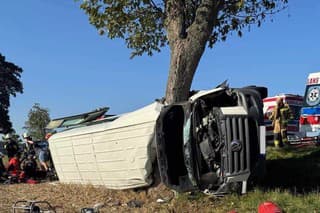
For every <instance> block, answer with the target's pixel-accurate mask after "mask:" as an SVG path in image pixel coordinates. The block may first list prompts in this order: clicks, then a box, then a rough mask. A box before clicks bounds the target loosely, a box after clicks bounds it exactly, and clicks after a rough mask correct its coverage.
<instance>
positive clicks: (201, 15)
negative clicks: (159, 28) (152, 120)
mask: <svg viewBox="0 0 320 213" xmlns="http://www.w3.org/2000/svg"><path fill="white" fill-rule="evenodd" d="M218 2H219V1H213V0H205V1H203V2H202V3H201V5H200V6H199V7H198V9H197V12H196V17H195V20H194V22H193V24H192V25H191V26H189V27H188V28H187V29H185V14H184V6H185V5H184V1H181V0H180V1H179V0H171V1H170V0H169V1H167V5H166V14H167V20H166V24H167V25H166V29H167V34H168V40H169V45H170V50H171V61H170V70H169V77H168V81H167V89H166V102H167V103H169V104H170V103H175V102H179V101H185V100H187V99H188V97H189V92H190V88H191V84H192V80H193V76H194V74H195V72H196V69H197V66H198V64H199V61H200V59H201V56H202V54H203V52H204V50H205V46H206V43H207V41H208V38H209V36H210V35H211V32H212V29H213V26H214V21H215V20H216V18H217V11H218V4H219V3H218Z"/></svg>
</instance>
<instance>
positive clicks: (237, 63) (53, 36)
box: [0, 0, 320, 133]
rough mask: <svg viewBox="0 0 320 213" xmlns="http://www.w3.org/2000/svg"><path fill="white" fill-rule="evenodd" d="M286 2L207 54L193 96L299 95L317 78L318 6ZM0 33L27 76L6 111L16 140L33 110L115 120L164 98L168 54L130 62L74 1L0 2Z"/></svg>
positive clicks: (314, 1) (0, 48) (1, 44)
mask: <svg viewBox="0 0 320 213" xmlns="http://www.w3.org/2000/svg"><path fill="white" fill-rule="evenodd" d="M289 1H290V2H289V8H288V10H286V11H283V12H282V13H281V14H277V15H275V16H274V17H273V18H274V21H273V22H271V21H266V23H264V24H263V25H262V27H261V28H255V27H253V28H252V29H251V31H250V32H247V31H245V32H244V35H243V37H242V38H238V37H237V36H236V35H234V36H231V37H230V38H229V39H228V40H227V41H226V42H223V43H219V44H216V46H215V47H214V48H213V49H207V50H206V52H205V54H204V56H203V58H202V60H201V62H200V65H199V67H198V71H197V73H196V76H195V78H194V81H193V85H192V89H209V88H212V87H215V85H217V84H219V83H220V82H222V81H224V80H225V79H228V81H229V83H230V86H231V87H242V86H246V85H263V86H266V87H268V88H269V95H275V94H278V93H292V94H303V90H304V87H305V82H306V78H307V75H308V73H310V72H316V71H320V68H319V63H320V60H319V50H320V42H319V34H320V28H319V24H318V20H320V13H319V11H320V1H318V0H309V1H301V0H289ZM306 2H308V4H307V3H306ZM0 26H1V33H0V53H1V54H3V55H4V56H6V59H7V61H10V62H14V63H15V64H17V65H18V66H20V67H22V68H23V70H24V72H23V74H22V77H21V80H22V82H23V85H24V93H23V94H19V95H18V96H17V97H15V98H12V99H11V107H10V116H11V120H12V122H13V125H14V128H15V129H16V130H17V131H18V132H19V133H21V132H22V131H23V130H22V129H21V128H22V126H23V125H24V122H25V121H26V120H27V114H28V111H29V110H30V109H31V107H32V105H33V104H34V103H40V105H41V106H42V107H46V108H48V109H49V110H50V115H51V118H57V117H61V116H68V115H72V114H77V113H82V112H86V111H90V110H93V109H95V108H97V107H102V106H109V107H111V109H110V111H109V112H110V113H112V114H120V113H124V112H127V111H133V110H135V109H137V108H139V107H142V106H144V105H147V104H149V103H151V102H152V101H153V100H154V99H156V98H159V97H163V95H164V92H165V87H166V80H167V74H168V68H169V57H170V53H169V51H168V49H167V48H165V49H163V51H162V52H161V53H159V54H155V55H154V56H153V57H148V56H142V57H136V58H135V59H132V60H131V59H129V57H130V50H128V49H127V48H126V46H125V44H124V42H123V41H122V40H110V39H108V38H107V37H101V36H99V35H98V33H97V31H96V29H95V28H94V27H93V26H91V25H90V24H89V22H88V17H87V16H86V15H85V14H84V12H83V11H82V10H80V9H79V5H78V3H75V2H74V1H73V0H28V1H21V0H10V1H2V2H1V7H0Z"/></svg>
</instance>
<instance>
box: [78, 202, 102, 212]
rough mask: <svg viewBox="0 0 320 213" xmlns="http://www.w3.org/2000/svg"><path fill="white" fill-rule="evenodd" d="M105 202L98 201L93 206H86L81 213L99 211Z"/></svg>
mask: <svg viewBox="0 0 320 213" xmlns="http://www.w3.org/2000/svg"><path fill="white" fill-rule="evenodd" d="M104 206H105V203H97V204H95V205H94V206H93V207H86V208H82V209H81V213H99V209H101V208H103V207H104Z"/></svg>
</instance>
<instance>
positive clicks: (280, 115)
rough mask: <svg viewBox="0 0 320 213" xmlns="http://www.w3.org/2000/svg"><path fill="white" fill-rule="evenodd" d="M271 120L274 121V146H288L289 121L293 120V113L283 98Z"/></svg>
mask: <svg viewBox="0 0 320 213" xmlns="http://www.w3.org/2000/svg"><path fill="white" fill-rule="evenodd" d="M269 119H270V120H271V121H272V126H273V134H274V146H275V147H277V148H278V147H283V145H287V143H288V138H287V126H288V120H289V119H293V115H292V112H291V110H290V107H289V105H288V104H287V103H284V101H283V98H281V97H279V98H278V99H277V103H276V106H275V108H274V109H273V111H272V113H271V115H270V117H269Z"/></svg>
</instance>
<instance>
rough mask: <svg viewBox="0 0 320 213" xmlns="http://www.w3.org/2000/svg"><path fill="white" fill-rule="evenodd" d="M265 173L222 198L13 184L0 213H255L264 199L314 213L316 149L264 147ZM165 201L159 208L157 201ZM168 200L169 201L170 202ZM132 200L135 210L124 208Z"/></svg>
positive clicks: (2, 193)
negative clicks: (25, 208)
mask: <svg viewBox="0 0 320 213" xmlns="http://www.w3.org/2000/svg"><path fill="white" fill-rule="evenodd" d="M266 166H267V175H266V178H265V180H264V181H263V182H261V183H260V184H259V185H257V186H255V187H254V188H252V189H251V190H250V191H249V192H248V193H247V194H245V195H237V194H231V195H227V196H224V197H222V198H216V197H209V196H205V195H204V194H202V193H200V192H198V193H183V194H178V195H177V196H174V193H173V192H172V191H171V190H170V189H168V188H166V187H164V186H163V185H159V186H157V187H153V188H149V189H145V190H125V191H123V190H122V191H120V190H109V189H105V188H102V187H99V188H97V187H94V186H90V185H74V184H59V183H55V184H49V183H43V184H37V185H28V184H15V185H9V186H0V212H10V210H11V206H12V204H13V203H14V202H15V201H17V200H19V199H27V200H47V201H49V202H50V203H51V204H52V205H54V206H62V207H63V209H64V212H80V209H81V208H83V207H92V206H93V205H94V204H96V203H104V204H105V207H104V208H102V209H101V212H169V213H171V212H217V213H226V212H229V211H231V210H236V211H237V212H238V213H241V212H245V213H247V212H257V209H258V206H259V204H260V203H262V202H264V201H273V202H275V203H277V204H278V205H279V206H280V207H281V208H282V209H283V210H284V212H287V213H291V212H293V213H300V212H312V213H315V212H320V147H301V148H284V149H280V150H277V149H274V148H272V147H268V149H267V164H266ZM159 198H161V199H163V200H167V202H164V203H162V204H160V203H157V202H156V201H157V199H159ZM172 198H173V199H172ZM132 200H137V201H142V202H143V205H142V207H141V208H130V207H129V206H128V205H127V204H128V202H130V201H132Z"/></svg>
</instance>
